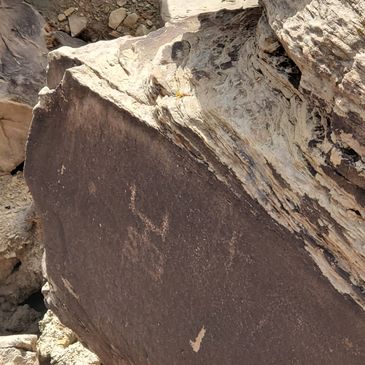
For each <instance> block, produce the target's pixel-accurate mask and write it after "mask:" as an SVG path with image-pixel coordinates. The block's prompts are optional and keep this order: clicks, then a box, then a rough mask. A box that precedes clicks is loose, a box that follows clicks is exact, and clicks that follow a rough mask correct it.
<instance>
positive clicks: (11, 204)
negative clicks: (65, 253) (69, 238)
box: [0, 173, 43, 335]
mask: <svg viewBox="0 0 365 365" xmlns="http://www.w3.org/2000/svg"><path fill="white" fill-rule="evenodd" d="M31 202H32V200H31V196H30V194H29V191H28V188H27V186H26V184H25V182H24V178H23V175H22V173H18V174H17V175H15V176H11V175H5V176H0V335H1V334H12V333H14V332H17V333H20V332H37V331H38V326H37V320H38V319H39V317H40V313H38V311H36V310H35V309H33V308H31V307H30V306H29V305H28V304H27V303H26V302H25V301H26V300H27V298H29V297H30V296H31V295H32V294H33V293H35V292H36V291H38V290H39V289H40V287H41V285H42V272H41V271H42V270H41V261H42V252H43V246H42V242H41V237H40V230H39V227H38V225H39V223H38V221H37V219H36V218H35V215H34V209H33V208H32V207H31Z"/></svg>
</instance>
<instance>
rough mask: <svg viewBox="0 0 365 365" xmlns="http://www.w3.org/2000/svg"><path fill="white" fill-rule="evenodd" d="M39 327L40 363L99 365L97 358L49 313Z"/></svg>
mask: <svg viewBox="0 0 365 365" xmlns="http://www.w3.org/2000/svg"><path fill="white" fill-rule="evenodd" d="M39 326H40V330H41V335H40V337H39V340H38V352H39V357H40V360H41V361H42V362H45V363H47V362H50V363H51V364H53V365H77V364H82V365H100V361H99V359H98V358H97V356H96V355H94V354H93V353H92V352H90V351H89V350H87V349H86V348H85V347H84V346H83V345H82V344H81V343H80V342H79V341H78V339H77V337H76V335H75V334H74V333H73V332H72V331H71V330H70V329H68V328H67V327H65V326H64V325H63V324H62V323H61V322H60V321H59V320H58V318H57V317H56V316H55V315H54V314H53V313H52V312H51V311H48V312H47V313H46V315H45V316H44V318H43V319H42V321H41V322H40V324H39Z"/></svg>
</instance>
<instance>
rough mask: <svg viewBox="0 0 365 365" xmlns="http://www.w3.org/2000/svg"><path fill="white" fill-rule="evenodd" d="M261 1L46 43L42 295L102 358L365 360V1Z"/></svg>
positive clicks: (40, 155) (38, 184) (34, 148)
mask: <svg viewBox="0 0 365 365" xmlns="http://www.w3.org/2000/svg"><path fill="white" fill-rule="evenodd" d="M263 3H264V5H265V9H261V8H248V9H236V10H231V11H229V10H224V11H219V12H212V13H209V12H207V13H205V14H201V15H199V16H193V17H189V18H186V19H184V20H183V21H180V22H174V23H172V24H167V25H166V27H165V28H164V29H161V30H159V31H157V32H154V33H152V34H150V35H148V36H147V37H142V38H139V39H132V38H122V39H119V40H116V41H111V42H100V43H97V44H93V45H88V46H85V47H83V48H81V49H77V50H73V49H61V50H58V51H55V52H53V53H52V54H51V55H50V65H49V73H48V85H47V87H46V88H44V89H43V91H42V93H41V96H40V103H39V105H38V106H37V108H36V109H35V118H34V122H33V125H32V129H31V134H30V139H29V142H28V152H27V166H26V172H27V181H28V183H29V186H30V188H31V191H32V194H33V196H34V198H35V202H36V205H37V208H38V209H39V212H40V213H41V215H42V221H43V224H44V234H45V243H46V251H47V255H46V263H47V275H48V279H49V284H50V293H49V295H48V303H49V305H50V307H51V308H52V309H53V310H54V311H55V313H56V314H57V315H59V316H60V319H61V320H62V322H64V323H65V324H66V325H69V326H70V327H71V328H72V329H73V330H75V331H76V333H78V334H79V335H80V336H81V338H82V339H83V340H84V341H85V342H86V343H87V344H88V345H89V346H90V347H91V348H93V349H94V350H95V351H96V353H97V354H98V355H100V358H101V360H102V361H103V362H105V363H112V364H123V365H124V364H149V363H150V364H160V365H162V364H172V363H174V364H239V363H244V362H245V363H250V364H263V363H265V364H277V363H297V362H303V363H308V364H309V363H325V364H344V363H351V364H354V365H355V364H363V363H364V361H365V343H364V339H363V335H362V333H363V331H364V330H365V317H364V314H363V311H362V308H364V305H365V304H364V303H365V302H364V298H363V294H362V289H363V288H364V276H365V270H364V268H365V267H364V251H363V250H364V241H363V239H364V233H365V221H364V214H365V212H364V204H363V203H364V202H363V199H364V186H363V185H362V179H363V177H364V168H363V167H364V161H363V152H362V151H363V148H364V142H363V140H362V134H363V132H364V125H365V124H364V119H363V104H362V99H361V97H362V96H361V95H362V94H361V93H351V92H350V91H349V90H358V91H359V90H361V88H362V87H363V78H362V76H361V57H362V55H361V51H360V50H361V47H360V46H361V44H362V42H363V35H362V33H361V32H359V31H356V29H357V28H356V26H353V24H357V23H358V14H360V13H361V6H362V2H361V3H360V4H357V5H356V4H355V3H354V2H347V3H346V4H344V2H341V1H337V2H336V1H331V2H330V1H325V2H321V4H319V2H318V3H317V2H311V3H308V4H307V3H304V2H302V3H301V5H300V6H299V5H294V3H293V2H288V3H286V2H285V1H284V0H283V1H276V2H273V3H269V2H267V4H266V2H265V1H264V2H263ZM322 3H326V7H322ZM351 4H352V5H351ZM340 5H341V7H340V8H338V6H340ZM222 7H224V6H223V5H222ZM324 10H326V11H327V12H330V13H331V14H332V12H334V13H336V15H332V16H331V17H327V16H326V14H327V13H326V11H324ZM339 10H341V11H343V12H342V13H341V12H340V11H339ZM352 13H353V19H354V22H353V23H352V22H348V23H349V25H348V27H347V28H346V29H345V30H344V32H347V33H348V34H349V36H348V38H349V39H347V40H346V42H347V45H348V48H351V49H354V50H353V51H352V52H350V51H348V52H347V54H346V55H345V56H344V55H343V56H341V57H340V56H338V55H337V53H336V52H337V51H336V50H337V48H336V47H332V45H333V44H337V43H338V39H337V38H336V37H338V35H339V34H337V33H336V29H337V28H336V26H334V25H333V24H327V23H328V22H331V21H335V24H337V23H341V24H342V26H343V27H346V24H347V22H345V21H343V19H345V14H346V18H347V19H349V17H350V14H352ZM341 14H342V15H341ZM310 17H312V18H313V22H312V23H317V24H320V26H319V28H318V29H317V28H315V26H312V25H311V24H312V23H311V21H310ZM341 19H342V22H341V21H340V20H341ZM350 23H351V24H350ZM298 29H301V32H302V39H301V38H300V34H299V33H297V32H298ZM320 29H322V32H323V34H322V36H321V35H320ZM341 34H342V33H341ZM336 42H337V43H336ZM344 42H345V41H344ZM346 42H345V43H346ZM312 43H313V44H314V45H318V50H317V51H315V49H316V48H315V47H312ZM343 47H344V46H343ZM357 47H359V48H357ZM330 50H331V51H333V50H335V51H336V52H335V53H333V54H332V53H330ZM347 50H348V49H347ZM326 56H327V57H326ZM317 57H318V60H317ZM331 62H332V63H331ZM326 67H327V68H331V67H336V70H335V72H334V73H333V74H331V73H330V72H327V73H326V72H324V71H323V70H321V68H323V69H325V68H326ZM341 67H342V68H341ZM336 73H337V74H338V75H343V74H346V77H345V78H344V79H343V80H342V81H343V82H340V79H336ZM319 77H321V81H320V79H319ZM338 77H340V76H338ZM345 79H346V80H345ZM345 81H346V82H345ZM347 83H350V84H347ZM351 83H352V85H351ZM319 85H322V87H320V86H319ZM342 102H344V103H343V105H342V104H341V103H342ZM355 130H356V133H355ZM50 151H52V159H50V158H49V154H50ZM308 252H309V253H310V254H311V255H312V257H313V258H314V259H315V262H316V264H317V265H318V266H319V267H320V270H321V271H319V270H318V268H317V267H316V266H314V264H313V262H312V261H311V260H309V258H308V257H307V255H308ZM321 272H322V273H323V274H324V275H325V277H324V276H322V275H321ZM327 279H329V281H330V282H331V284H332V285H333V286H331V285H330V284H329V282H328V281H327ZM334 288H336V289H337V291H336V290H335V289H334ZM341 294H346V295H341ZM350 298H352V299H353V300H354V301H355V302H356V303H357V304H358V306H357V305H355V304H354V302H353V301H352V300H351V299H350Z"/></svg>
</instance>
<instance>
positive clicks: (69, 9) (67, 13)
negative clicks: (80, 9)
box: [63, 7, 76, 17]
mask: <svg viewBox="0 0 365 365" xmlns="http://www.w3.org/2000/svg"><path fill="white" fill-rule="evenodd" d="M75 10H76V9H75V8H74V7H71V8H68V9H66V10H65V11H64V12H63V13H64V14H65V15H66V16H67V17H69V16H70V15H71V14H73V13H74V12H75Z"/></svg>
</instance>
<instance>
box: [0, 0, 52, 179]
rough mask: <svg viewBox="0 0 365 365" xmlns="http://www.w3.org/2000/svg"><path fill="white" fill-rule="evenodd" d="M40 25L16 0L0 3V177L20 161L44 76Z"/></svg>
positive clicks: (41, 26) (23, 5) (45, 53)
mask: <svg viewBox="0 0 365 365" xmlns="http://www.w3.org/2000/svg"><path fill="white" fill-rule="evenodd" d="M44 24H45V23H44V20H43V19H42V17H41V16H40V15H39V14H38V13H36V12H35V11H34V10H33V9H32V8H31V7H30V6H29V5H28V4H25V3H24V2H22V1H20V0H4V1H2V2H1V10H0V175H1V174H2V173H4V172H10V171H12V170H13V169H15V167H17V165H19V164H20V163H21V162H23V161H24V154H25V149H24V146H25V140H26V137H27V134H28V128H29V124H30V120H31V115H32V114H31V107H33V106H34V105H35V103H36V100H37V95H38V91H39V90H40V89H41V87H42V86H43V85H44V82H45V76H46V72H45V71H46V55H47V48H46V43H45V40H44V38H43V26H44ZM30 106H31V107H30Z"/></svg>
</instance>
